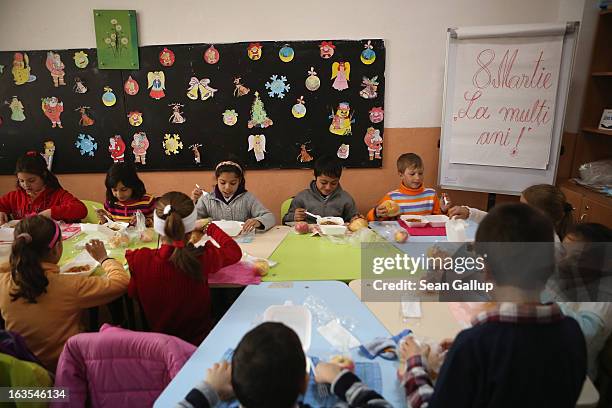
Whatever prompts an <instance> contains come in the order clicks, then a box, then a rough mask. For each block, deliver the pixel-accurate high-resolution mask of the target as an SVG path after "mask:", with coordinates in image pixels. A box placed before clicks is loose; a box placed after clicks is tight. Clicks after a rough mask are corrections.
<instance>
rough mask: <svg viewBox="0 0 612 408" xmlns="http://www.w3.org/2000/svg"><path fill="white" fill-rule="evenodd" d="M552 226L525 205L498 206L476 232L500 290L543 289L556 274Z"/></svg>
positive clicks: (477, 241) (477, 243)
mask: <svg viewBox="0 0 612 408" xmlns="http://www.w3.org/2000/svg"><path fill="white" fill-rule="evenodd" d="M553 241H554V239H553V226H552V222H551V221H550V220H549V219H548V217H546V216H545V215H544V214H542V212H541V211H539V210H537V209H535V208H533V207H531V206H529V205H526V204H521V203H516V204H514V203H513V204H501V205H497V206H495V207H494V208H493V210H491V212H489V213H488V214H487V216H486V217H485V218H484V220H482V222H481V223H480V224H479V226H478V230H477V231H476V248H477V252H478V253H479V255H480V256H483V257H484V256H485V254H486V258H485V263H486V265H487V272H488V273H489V275H490V276H491V277H492V279H493V281H494V282H495V283H496V284H497V285H499V286H513V287H517V288H520V289H523V290H539V289H541V288H542V287H543V286H544V284H545V283H546V281H547V280H548V278H549V277H550V275H551V274H552V272H553V271H554V262H555V261H554V245H553Z"/></svg>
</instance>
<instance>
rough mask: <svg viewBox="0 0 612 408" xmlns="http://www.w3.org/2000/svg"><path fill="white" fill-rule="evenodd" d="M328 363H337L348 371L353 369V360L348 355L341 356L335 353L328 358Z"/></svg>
mask: <svg viewBox="0 0 612 408" xmlns="http://www.w3.org/2000/svg"><path fill="white" fill-rule="evenodd" d="M329 362H330V363H333V364H336V365H339V366H340V367H342V368H343V369H346V370H349V371H355V363H354V362H353V360H351V359H350V358H349V357H347V356H343V355H340V354H338V355H335V356H333V357H332V358H331V359H330V360H329Z"/></svg>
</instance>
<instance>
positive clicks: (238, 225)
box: [213, 220, 244, 237]
mask: <svg viewBox="0 0 612 408" xmlns="http://www.w3.org/2000/svg"><path fill="white" fill-rule="evenodd" d="M213 224H216V225H217V227H219V228H221V229H222V230H223V231H224V232H225V233H226V234H227V235H229V236H230V237H235V236H238V234H240V231H242V225H243V224H244V223H243V222H239V221H225V220H221V221H213Z"/></svg>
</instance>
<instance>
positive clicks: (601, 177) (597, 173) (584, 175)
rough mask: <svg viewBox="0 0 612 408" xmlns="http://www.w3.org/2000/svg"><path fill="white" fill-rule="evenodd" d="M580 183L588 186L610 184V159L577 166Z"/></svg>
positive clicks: (611, 173) (611, 176)
mask: <svg viewBox="0 0 612 408" xmlns="http://www.w3.org/2000/svg"><path fill="white" fill-rule="evenodd" d="M578 171H579V172H580V183H581V184H586V185H589V186H606V187H609V186H612V160H609V159H608V160H599V161H595V162H590V163H584V164H583V165H581V166H580V167H579V168H578Z"/></svg>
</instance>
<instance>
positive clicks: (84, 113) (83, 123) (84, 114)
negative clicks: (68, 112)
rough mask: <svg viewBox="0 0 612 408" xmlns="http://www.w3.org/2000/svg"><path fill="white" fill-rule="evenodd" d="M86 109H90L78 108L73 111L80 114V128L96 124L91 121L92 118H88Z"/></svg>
mask: <svg viewBox="0 0 612 408" xmlns="http://www.w3.org/2000/svg"><path fill="white" fill-rule="evenodd" d="M88 109H91V108H90V107H89V106H79V107H78V108H76V109H75V111H76V112H79V113H80V114H81V119H79V125H80V126H83V127H87V126H91V125H93V124H94V123H96V122H95V120H93V119H92V117H91V116H89V112H87V110H88Z"/></svg>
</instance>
